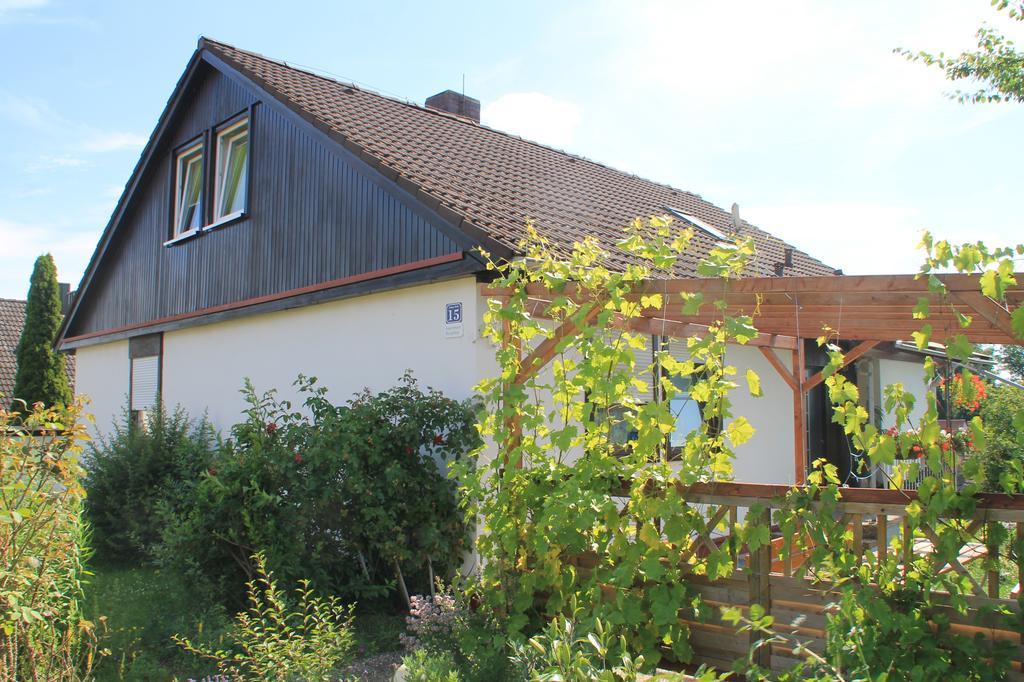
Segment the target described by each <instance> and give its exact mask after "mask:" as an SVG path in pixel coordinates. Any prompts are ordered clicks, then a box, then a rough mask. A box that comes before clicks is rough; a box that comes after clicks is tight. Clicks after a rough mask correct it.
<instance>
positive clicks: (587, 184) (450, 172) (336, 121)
mask: <svg viewBox="0 0 1024 682" xmlns="http://www.w3.org/2000/svg"><path fill="white" fill-rule="evenodd" d="M199 47H200V50H202V49H203V48H205V49H207V50H209V51H210V52H211V53H213V54H214V55H215V56H217V57H220V58H221V59H223V60H224V62H226V63H227V64H228V65H229V66H230V67H232V68H234V69H237V70H238V71H240V72H241V73H243V74H244V75H245V76H247V77H248V78H250V79H252V80H253V81H255V82H257V83H258V84H259V85H260V86H261V87H263V88H264V89H265V90H267V91H268V92H270V93H271V94H273V95H274V96H275V97H277V98H278V99H279V100H280V101H282V102H283V103H284V104H286V105H287V106H288V107H290V108H291V109H293V110H295V111H296V112H297V113H299V114H300V115H302V116H304V117H306V118H312V119H314V122H315V123H316V124H318V126H319V127H321V128H326V129H327V130H328V132H330V133H333V135H334V136H335V137H336V138H337V137H340V138H341V140H340V141H342V142H343V143H344V144H345V145H346V146H347V147H349V148H350V149H352V150H353V151H356V152H358V153H360V155H361V156H362V157H363V158H364V159H366V160H368V161H370V162H371V163H373V164H375V165H377V167H378V168H381V169H384V170H385V171H390V173H386V174H388V175H390V176H392V177H394V176H395V174H397V178H396V179H397V180H399V182H401V181H402V179H403V178H404V179H405V180H406V181H408V182H411V183H412V184H413V185H415V187H416V188H417V189H419V190H421V191H422V192H424V193H426V194H427V195H429V196H430V197H432V198H434V199H435V200H436V201H437V202H439V204H440V205H441V206H443V207H444V208H447V209H448V210H449V211H451V212H454V213H455V214H456V215H457V216H459V217H461V218H462V219H463V224H462V226H463V227H464V228H469V229H470V230H471V234H472V233H473V232H476V231H480V232H482V233H483V234H484V235H485V236H486V237H488V238H490V239H491V240H493V241H494V242H497V243H498V244H500V245H502V246H504V247H506V248H508V249H509V250H510V251H512V252H515V251H516V249H517V246H518V244H519V242H520V240H522V238H523V237H524V236H525V225H526V221H527V220H528V219H530V220H533V221H534V223H535V226H536V227H537V229H538V231H539V232H541V234H543V235H544V236H546V237H548V238H549V239H550V240H551V242H552V243H553V244H554V245H555V246H556V247H558V248H560V249H561V250H563V251H567V250H568V249H570V248H571V247H572V244H573V243H574V242H576V241H579V240H582V239H583V238H584V237H585V236H587V235H595V236H596V237H598V239H599V240H600V241H601V243H602V244H603V246H605V248H607V249H609V250H613V247H614V245H615V243H616V242H617V241H618V240H619V239H621V238H622V232H621V228H622V227H624V226H625V225H626V224H628V223H629V222H630V221H631V220H633V219H634V218H637V217H648V216H651V215H663V214H666V213H667V212H668V209H670V208H671V209H676V210H677V211H679V212H681V213H683V214H687V215H693V216H695V217H696V218H698V219H699V220H701V221H704V222H706V223H709V224H710V225H711V226H713V227H715V228H717V229H719V230H721V231H722V232H726V233H728V232H731V231H732V228H733V219H732V215H731V214H730V213H727V212H726V211H723V210H722V209H720V208H718V207H717V206H715V205H713V204H711V203H709V202H707V201H705V200H704V199H702V198H701V197H700V196H698V195H696V194H693V193H690V192H686V191H683V190H678V189H674V188H672V187H669V186H667V185H662V184H659V183H656V182H651V181H649V180H645V179H643V178H640V177H637V176H635V175H629V174H627V173H623V172H621V171H617V170H615V169H614V168H609V167H608V166H604V165H601V164H599V163H595V162H593V161H590V160H588V159H585V158H582V157H579V156H575V155H572V154H568V153H566V152H563V151H559V150H557V149H552V148H550V147H546V146H543V145H540V144H537V143H534V142H530V141H528V140H524V139H521V138H519V137H516V136H513V135H509V134H507V133H503V132H501V131H497V130H493V129H491V128H488V127H486V126H483V125H480V124H478V123H475V122H473V121H470V120H467V119H464V118H460V117H457V116H455V115H452V114H448V113H444V112H439V111H436V110H433V109H427V108H425V107H421V106H418V105H415V104H411V103H408V102H403V101H399V100H396V99H392V98H389V97H385V96H382V95H379V94H377V93H374V92H371V91H368V90H364V89H362V88H359V87H357V86H355V85H352V84H348V83H342V82H338V81H335V80H332V79H330V78H326V77H323V76H319V75H316V74H313V73H310V72H308V71H305V70H302V69H299V68H295V67H293V66H290V65H288V64H286V63H283V62H279V61H275V60H272V59H268V58H266V57H263V56H261V55H258V54H255V53H252V52H247V51H245V50H240V49H237V48H235V47H232V46H230V45H226V44H224V43H219V42H216V41H213V40H209V39H206V38H204V39H201V40H200V43H199ZM456 222H457V221H456ZM466 222H468V223H469V225H466V224H465V223H466ZM695 232H696V235H695V241H696V245H697V246H698V247H699V250H698V252H696V253H693V254H691V255H690V256H689V257H688V258H687V259H686V261H685V262H683V263H681V264H680V267H679V268H678V271H677V272H676V273H675V274H676V275H677V276H683V277H686V276H695V274H696V265H697V263H698V262H699V260H700V257H701V256H702V255H703V254H704V253H706V252H707V250H708V249H710V248H711V247H712V246H713V245H714V243H715V242H716V241H717V240H716V238H715V237H713V236H711V235H710V234H708V233H707V232H704V231H702V230H699V229H698V230H695ZM739 232H740V234H741V235H743V236H751V237H753V239H754V241H755V243H756V246H757V252H758V255H757V261H756V262H755V263H754V264H753V267H752V268H751V270H752V272H751V273H750V274H756V275H772V274H775V265H776V264H777V263H782V262H784V260H785V249H786V248H788V247H789V245H788V244H786V243H785V242H783V241H782V240H780V239H778V238H776V237H774V236H772V235H770V234H769V233H767V232H765V231H764V230H761V229H759V228H757V227H755V226H753V225H751V224H750V223H747V222H746V221H740V229H739ZM620 253H621V252H620ZM792 263H793V264H792V267H788V268H786V269H785V271H784V274H786V275H831V274H834V272H835V270H834V269H833V268H831V267H829V266H827V265H825V264H824V263H822V262H821V261H819V260H817V259H815V258H813V257H811V256H809V255H807V254H805V253H803V252H801V251H798V250H795V249H794V253H793V259H792ZM620 264H621V263H620Z"/></svg>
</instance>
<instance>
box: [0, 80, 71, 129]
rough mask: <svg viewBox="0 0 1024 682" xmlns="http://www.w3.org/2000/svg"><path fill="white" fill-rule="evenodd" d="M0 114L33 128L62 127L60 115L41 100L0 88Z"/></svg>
mask: <svg viewBox="0 0 1024 682" xmlns="http://www.w3.org/2000/svg"><path fill="white" fill-rule="evenodd" d="M0 116H3V117H4V118H7V119H9V120H10V121H12V122H14V123H16V124H18V125H20V126H24V127H26V128H32V129H35V130H46V129H53V128H55V127H62V126H63V122H62V121H61V119H60V117H59V116H58V115H57V114H56V113H55V112H54V111H53V110H52V109H51V108H50V106H49V105H48V104H47V103H46V102H43V101H42V100H39V99H36V98H33V97H26V96H23V95H17V94H15V93H13V92H6V91H2V90H0Z"/></svg>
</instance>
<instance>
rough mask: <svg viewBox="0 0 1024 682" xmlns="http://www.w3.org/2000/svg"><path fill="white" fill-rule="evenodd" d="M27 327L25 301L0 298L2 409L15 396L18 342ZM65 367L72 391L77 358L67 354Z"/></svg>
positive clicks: (0, 387)
mask: <svg viewBox="0 0 1024 682" xmlns="http://www.w3.org/2000/svg"><path fill="white" fill-rule="evenodd" d="M24 326H25V301H19V300H17V299H12V298H0V396H3V398H4V401H5V402H0V408H6V407H7V404H6V400H7V399H9V398H12V397H13V396H14V379H15V376H16V375H17V373H18V342H19V341H20V340H21V330H22V329H23V328H24ZM64 366H65V369H66V370H67V375H68V382H69V383H70V385H71V389H72V390H74V388H75V356H74V355H71V354H68V353H65V354H64Z"/></svg>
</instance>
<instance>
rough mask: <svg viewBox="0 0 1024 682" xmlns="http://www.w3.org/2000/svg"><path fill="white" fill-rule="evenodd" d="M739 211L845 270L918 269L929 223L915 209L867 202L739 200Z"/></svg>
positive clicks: (884, 271) (868, 272)
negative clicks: (763, 203) (754, 203)
mask: <svg viewBox="0 0 1024 682" xmlns="http://www.w3.org/2000/svg"><path fill="white" fill-rule="evenodd" d="M743 217H744V218H746V219H747V220H749V221H750V222H751V223H753V224H755V225H757V226H758V227H760V228H762V229H765V230H767V231H769V232H771V233H772V234H774V235H775V236H777V237H779V238H780V239H783V240H785V241H787V242H789V243H790V244H793V245H794V246H796V247H797V248H799V249H800V250H801V251H804V252H806V253H809V254H811V255H812V256H814V257H815V258H819V259H821V260H823V261H824V262H825V263H827V264H828V265H831V266H833V267H836V268H842V270H843V272H844V273H846V274H848V275H872V274H892V273H911V272H917V270H918V268H919V266H920V264H921V259H922V255H921V253H920V252H919V251H917V244H918V242H919V241H920V240H921V232H922V231H923V230H925V229H926V228H927V227H928V224H927V222H926V219H924V218H923V217H922V216H921V214H920V212H919V211H918V210H916V209H913V208H909V207H906V206H893V205H885V204H872V203H841V202H836V203H808V204H791V205H775V206H744V208H743Z"/></svg>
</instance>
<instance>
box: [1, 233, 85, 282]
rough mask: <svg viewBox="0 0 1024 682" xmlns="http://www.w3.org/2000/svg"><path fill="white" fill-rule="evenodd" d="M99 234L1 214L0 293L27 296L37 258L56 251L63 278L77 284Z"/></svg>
mask: <svg viewBox="0 0 1024 682" xmlns="http://www.w3.org/2000/svg"><path fill="white" fill-rule="evenodd" d="M97 239H98V234H97V233H94V232H82V231H72V230H70V229H69V226H66V225H55V224H54V225H51V224H43V223H24V222H16V221H11V220H5V219H3V218H0V244H3V245H4V248H3V249H2V250H0V296H3V297H5V298H24V297H25V294H26V292H27V291H28V283H29V278H30V277H31V276H32V266H33V264H34V263H35V259H36V258H37V257H39V256H41V255H42V254H44V253H50V254H53V258H54V260H55V261H56V263H57V277H58V279H59V280H60V281H61V282H70V283H71V286H72V287H76V286H77V285H78V282H79V280H80V279H81V277H82V272H83V271H84V270H85V266H86V265H87V264H88V262H89V257H90V256H91V255H92V251H93V248H94V247H95V245H96V241H97Z"/></svg>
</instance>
